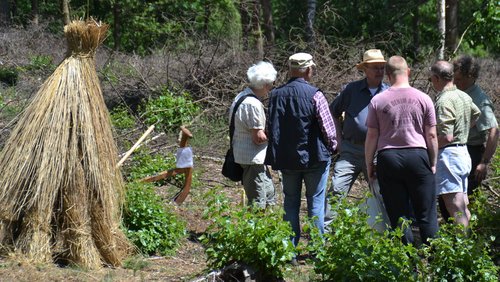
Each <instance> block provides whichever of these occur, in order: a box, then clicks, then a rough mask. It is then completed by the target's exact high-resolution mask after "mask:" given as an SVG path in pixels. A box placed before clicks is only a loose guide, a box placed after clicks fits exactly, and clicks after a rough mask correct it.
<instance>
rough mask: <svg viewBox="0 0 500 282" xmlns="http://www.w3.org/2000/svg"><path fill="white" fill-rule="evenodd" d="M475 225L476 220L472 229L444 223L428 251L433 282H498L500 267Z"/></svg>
mask: <svg viewBox="0 0 500 282" xmlns="http://www.w3.org/2000/svg"><path fill="white" fill-rule="evenodd" d="M474 225H475V220H474V219H472V220H471V222H470V226H469V227H470V228H469V229H468V230H465V228H464V227H463V226H462V225H460V224H443V225H441V227H440V230H439V232H438V236H437V237H436V238H434V239H430V246H429V247H427V248H426V249H424V251H425V253H426V255H427V256H428V258H429V264H428V270H427V273H428V275H429V276H430V277H432V281H491V282H493V281H498V271H499V268H498V266H496V265H495V264H494V263H493V261H492V260H491V258H490V256H489V254H488V251H489V242H488V238H484V237H483V236H478V234H477V233H476V232H475V231H474ZM491 239H494V238H490V240H491Z"/></svg>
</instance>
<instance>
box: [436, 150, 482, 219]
mask: <svg viewBox="0 0 500 282" xmlns="http://www.w3.org/2000/svg"><path fill="white" fill-rule="evenodd" d="M484 149H485V148H484V145H475V146H471V145H467V151H469V155H470V159H471V161H472V168H471V170H470V173H469V177H468V178H467V180H468V184H467V195H469V196H470V195H472V193H474V191H475V190H476V188H477V187H478V186H479V184H481V183H479V182H477V181H476V176H475V175H474V172H475V171H476V167H477V165H478V164H479V163H480V162H481V159H482V158H483V154H484ZM438 201H439V211H440V212H441V217H442V218H443V219H444V220H445V221H446V222H447V221H448V219H449V218H450V213H449V212H448V210H447V209H446V206H445V204H444V200H443V197H442V196H439V197H438Z"/></svg>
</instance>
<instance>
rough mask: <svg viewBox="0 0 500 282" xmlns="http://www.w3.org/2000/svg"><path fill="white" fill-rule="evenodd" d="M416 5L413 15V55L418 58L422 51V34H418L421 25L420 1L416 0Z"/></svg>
mask: <svg viewBox="0 0 500 282" xmlns="http://www.w3.org/2000/svg"><path fill="white" fill-rule="evenodd" d="M414 5H415V7H414V8H413V15H412V28H413V54H415V56H416V55H417V54H418V53H419V50H420V33H419V32H418V28H419V25H420V14H419V6H420V0H415V4H414ZM415 56H414V57H415Z"/></svg>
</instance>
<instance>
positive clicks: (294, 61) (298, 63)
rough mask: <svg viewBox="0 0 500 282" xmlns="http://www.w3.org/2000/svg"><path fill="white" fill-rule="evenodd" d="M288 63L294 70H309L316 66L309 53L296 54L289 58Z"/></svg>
mask: <svg viewBox="0 0 500 282" xmlns="http://www.w3.org/2000/svg"><path fill="white" fill-rule="evenodd" d="M288 63H289V64H290V67H292V68H307V67H310V66H315V65H316V64H315V63H314V61H313V57H312V55H311V54H308V53H296V54H293V55H291V56H290V58H288Z"/></svg>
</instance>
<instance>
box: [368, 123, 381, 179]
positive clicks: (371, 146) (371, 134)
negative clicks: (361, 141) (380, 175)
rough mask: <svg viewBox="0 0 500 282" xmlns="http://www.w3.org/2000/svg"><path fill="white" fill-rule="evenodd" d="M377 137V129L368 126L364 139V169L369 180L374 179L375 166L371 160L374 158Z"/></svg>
mask: <svg viewBox="0 0 500 282" xmlns="http://www.w3.org/2000/svg"><path fill="white" fill-rule="evenodd" d="M378 137H379V130H378V129H377V128H373V127H368V131H367V132H366V139H365V163H366V171H367V173H368V178H370V181H374V180H376V175H375V170H376V167H375V164H374V163H373V160H374V158H375V151H376V150H377V144H378Z"/></svg>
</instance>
